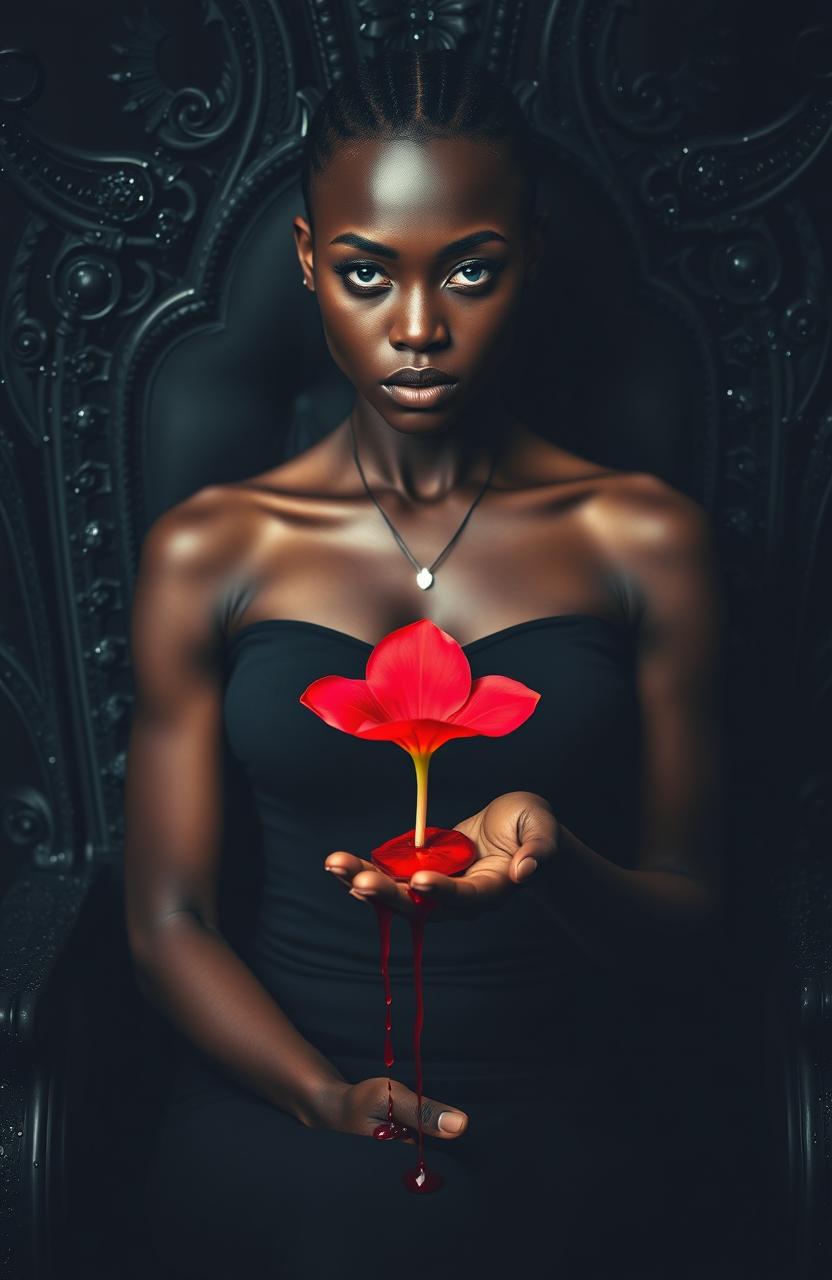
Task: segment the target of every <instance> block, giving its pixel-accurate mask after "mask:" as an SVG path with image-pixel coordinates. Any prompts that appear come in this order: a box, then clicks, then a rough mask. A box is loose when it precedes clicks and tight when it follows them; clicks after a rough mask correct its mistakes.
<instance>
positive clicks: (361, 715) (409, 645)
mask: <svg viewBox="0 0 832 1280" xmlns="http://www.w3.org/2000/svg"><path fill="white" fill-rule="evenodd" d="M539 700H540V694H539V693H537V692H536V691H535V690H534V689H530V688H528V686H527V685H524V684H521V683H520V681H519V680H512V679H511V677H510V676H499V675H493V676H479V677H478V678H477V679H476V680H473V681H472V679H471V667H470V665H469V662H468V659H467V658H466V656H465V654H464V652H463V650H462V648H461V646H460V645H459V644H458V643H457V641H456V640H454V638H453V636H451V635H448V633H447V631H443V630H442V628H441V627H437V625H436V623H435V622H431V621H430V619H428V618H420V619H419V621H418V622H411V623H409V624H408V625H407V626H406V627H399V628H398V630H396V631H391V632H390V633H389V634H388V635H386V636H384V638H383V639H382V640H380V641H379V642H378V644H377V645H376V646H375V648H374V649H373V651H372V653H371V654H370V656H369V658H368V659H367V667H366V679H364V680H352V679H348V678H347V677H345V676H321V678H320V679H319V680H313V681H312V683H311V684H310V685H308V686H307V688H306V689H304V691H303V693H302V694H301V696H300V701H301V702H302V703H303V705H304V706H305V707H308V708H309V710H310V711H314V712H315V714H316V715H318V716H320V717H321V719H322V720H324V721H326V723H327V724H329V725H332V727H333V728H335V729H341V730H342V731H343V732H344V733H351V734H353V735H354V736H355V737H357V738H368V739H370V740H373V741H385V742H395V743H396V744H397V746H400V747H402V748H403V749H404V750H405V751H407V752H409V754H410V756H411V757H412V759H413V763H414V765H415V766H416V780H417V806H416V826H415V828H414V833H415V846H416V847H417V848H421V847H422V846H423V845H424V841H425V821H426V817H427V772H428V765H429V763H430V758H431V756H432V754H433V752H434V751H436V750H437V749H438V748H439V747H441V746H442V745H443V744H444V743H446V742H450V741H451V739H453V738H471V737H476V736H478V735H480V734H484V735H485V736H487V737H492V738H494V737H502V736H503V735H504V734H506V733H511V732H512V731H513V730H514V729H517V728H519V726H520V725H521V724H523V722H524V721H525V720H527V719H528V718H529V716H530V715H531V714H532V712H533V711H534V709H535V707H536V705H537V703H538V701H539ZM457 834H458V833H457ZM471 860H472V859H470V858H469V863H470V861H471ZM466 865H468V863H466Z"/></svg>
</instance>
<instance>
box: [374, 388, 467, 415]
mask: <svg viewBox="0 0 832 1280" xmlns="http://www.w3.org/2000/svg"><path fill="white" fill-rule="evenodd" d="M381 385H382V386H383V387H384V390H385V391H386V392H387V394H388V395H389V396H391V397H392V399H393V400H395V401H396V404H403V405H407V407H408V408H409V409H433V408H434V406H436V405H438V404H442V403H443V402H444V401H445V400H447V399H448V398H449V397H450V396H452V395H453V393H454V391H456V388H457V386H458V385H459V384H458V383H456V382H438V383H436V384H435V385H434V386H432V387H400V386H397V384H396V383H395V382H383V383H382V384H381Z"/></svg>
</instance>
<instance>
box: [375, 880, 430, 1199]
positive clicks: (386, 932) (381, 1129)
mask: <svg viewBox="0 0 832 1280" xmlns="http://www.w3.org/2000/svg"><path fill="white" fill-rule="evenodd" d="M408 893H409V896H410V898H411V900H412V901H413V902H414V903H415V904H416V906H417V907H418V908H419V911H418V914H417V915H416V916H415V917H414V918H413V920H412V921H411V935H412V938H413V971H414V980H415V985H416V1022H415V1026H414V1028H413V1052H414V1056H415V1059H416V1092H417V1096H418V1112H417V1123H418V1126H419V1162H418V1165H417V1167H416V1168H415V1169H408V1170H407V1172H406V1173H405V1174H404V1175H403V1177H402V1181H403V1182H404V1185H405V1186H406V1187H407V1189H408V1191H413V1192H416V1194H418V1195H424V1194H425V1193H426V1192H429V1191H438V1190H439V1188H440V1187H441V1186H443V1185H444V1181H443V1178H442V1175H441V1174H439V1173H436V1172H435V1171H434V1170H431V1169H428V1168H426V1166H425V1159H424V1154H423V1136H422V1051H421V1036H422V1025H423V1023H424V1014H425V1009H424V1000H423V996H422V951H423V944H424V931H425V921H426V919H427V916H428V914H429V912H430V910H431V908H432V907H433V905H434V904H433V902H431V901H430V900H426V899H425V898H423V897H421V896H420V895H419V894H418V893H417V892H416V891H415V890H408ZM373 906H374V907H375V910H376V916H377V918H378V924H379V935H380V938H381V972H382V975H383V977H384V1000H385V1005H386V1010H387V1014H386V1020H385V1039H384V1063H385V1066H387V1067H391V1066H392V1065H393V1063H394V1061H395V1059H394V1057H393V1046H392V1040H391V1037H390V1031H391V1027H392V1019H391V1015H390V1007H391V1005H392V1002H393V998H392V996H391V994H390V966H389V961H390V922H391V918H392V915H393V911H392V908H391V907H388V906H386V905H385V904H384V903H379V902H373ZM412 1134H413V1130H412V1129H411V1128H410V1126H409V1125H403V1124H397V1123H396V1122H395V1121H394V1119H393V1088H392V1085H391V1083H390V1080H389V1079H388V1081H387V1119H386V1121H383V1122H382V1123H381V1124H378V1125H376V1127H375V1129H374V1130H373V1137H374V1138H378V1139H379V1140H380V1141H383V1142H384V1141H387V1142H389V1141H391V1140H392V1139H395V1138H408V1137H411V1136H412Z"/></svg>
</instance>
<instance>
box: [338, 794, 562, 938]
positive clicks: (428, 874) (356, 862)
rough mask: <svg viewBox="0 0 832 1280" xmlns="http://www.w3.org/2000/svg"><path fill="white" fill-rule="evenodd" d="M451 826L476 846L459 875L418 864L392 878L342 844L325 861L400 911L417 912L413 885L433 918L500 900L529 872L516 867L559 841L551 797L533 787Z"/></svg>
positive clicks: (466, 914) (358, 889) (365, 895)
mask: <svg viewBox="0 0 832 1280" xmlns="http://www.w3.org/2000/svg"><path fill="white" fill-rule="evenodd" d="M454 830H455V831H461V832H462V834H463V835H466V836H468V838H469V839H470V840H472V841H473V842H474V844H475V846H476V849H477V857H476V860H475V861H474V862H472V863H471V865H470V867H468V868H467V869H466V870H465V871H464V872H462V873H461V874H459V875H454V876H448V875H443V873H442V872H441V871H422V870H419V871H415V872H414V873H413V875H412V877H411V879H410V881H409V882H405V881H402V880H394V879H393V877H392V876H389V875H387V874H386V873H385V872H384V871H381V870H380V869H379V868H378V867H376V866H375V865H374V864H373V863H372V862H369V861H368V860H367V859H366V858H359V857H357V856H356V855H355V854H351V853H347V852H346V851H345V850H340V849H339V850H337V851H336V852H334V853H331V854H329V855H328V857H327V858H326V861H325V863H324V866H325V868H326V869H327V870H328V871H331V872H332V873H334V874H335V875H337V876H338V878H339V879H340V880H341V882H342V884H344V885H345V887H346V888H347V889H348V890H349V892H350V893H351V894H352V895H353V896H354V897H356V898H359V899H364V900H366V901H373V900H374V901H375V902H377V903H384V904H386V905H387V906H389V907H391V908H392V910H394V911H398V912H399V913H400V914H401V915H404V916H407V917H413V916H415V915H416V914H417V908H416V906H415V904H414V902H413V900H412V898H411V897H410V893H409V890H411V889H412V890H418V892H419V894H420V895H421V894H422V893H424V895H425V898H426V899H429V900H430V901H431V903H432V904H433V905H432V908H431V914H430V918H431V920H452V919H454V920H459V919H473V918H475V917H476V916H478V915H480V914H481V913H482V912H483V911H485V910H487V909H488V908H491V907H494V906H497V905H499V903H500V902H503V901H504V900H505V899H506V898H507V897H508V895H509V894H510V893H511V892H512V891H513V890H514V889H516V887H517V886H518V885H519V884H520V883H521V882H522V880H523V879H524V878H526V877H527V874H528V872H527V870H526V869H524V873H523V874H520V873H519V870H518V869H519V866H520V863H521V862H522V861H523V860H524V859H526V858H530V859H533V860H534V862H537V863H540V862H544V861H546V859H548V858H550V857H552V856H553V855H554V852H555V849H556V846H557V831H558V823H557V819H556V818H555V815H554V813H553V812H552V808H551V806H550V804H549V802H548V801H547V800H545V799H544V798H543V796H540V795H537V794H536V793H535V792H532V791H507V792H506V793H505V794H504V795H501V796H498V797H497V798H496V800H492V801H491V803H490V804H487V805H486V806H485V808H484V809H480V810H479V812H478V813H475V814H472V816H471V817H470V818H465V819H464V820H463V821H462V822H458V823H457V824H456V826H455V827H454Z"/></svg>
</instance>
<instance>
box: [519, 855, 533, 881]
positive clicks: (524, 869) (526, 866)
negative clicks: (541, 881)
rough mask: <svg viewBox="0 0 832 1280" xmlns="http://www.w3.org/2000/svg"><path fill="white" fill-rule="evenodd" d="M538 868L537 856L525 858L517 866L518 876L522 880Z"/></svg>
mask: <svg viewBox="0 0 832 1280" xmlns="http://www.w3.org/2000/svg"><path fill="white" fill-rule="evenodd" d="M536 870H537V859H536V858H524V859H523V861H522V862H521V863H520V866H519V867H518V868H517V876H518V878H519V879H520V880H525V879H527V878H528V877H529V876H530V875H531V874H532V872H533V871H536Z"/></svg>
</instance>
